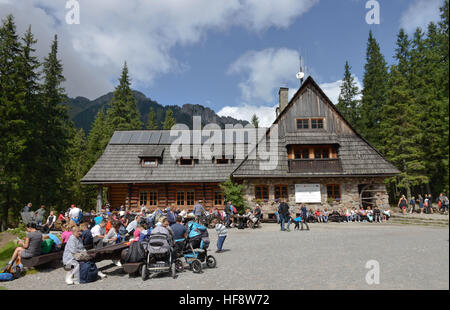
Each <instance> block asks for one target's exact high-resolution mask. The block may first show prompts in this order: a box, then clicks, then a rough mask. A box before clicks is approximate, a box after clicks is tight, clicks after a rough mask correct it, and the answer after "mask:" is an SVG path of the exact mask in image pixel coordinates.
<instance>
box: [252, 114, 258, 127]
mask: <svg viewBox="0 0 450 310" xmlns="http://www.w3.org/2000/svg"><path fill="white" fill-rule="evenodd" d="M252 125H253V127H255V128H258V127H259V118H258V116H256V114H253V116H252Z"/></svg>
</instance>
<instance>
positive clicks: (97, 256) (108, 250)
mask: <svg viewBox="0 0 450 310" xmlns="http://www.w3.org/2000/svg"><path fill="white" fill-rule="evenodd" d="M129 245H130V243H129V242H122V243H117V244H113V245H107V246H104V247H101V248H98V249H91V250H88V251H87V253H88V254H89V255H91V256H92V258H93V260H94V261H95V262H101V261H103V260H120V254H121V253H122V250H123V249H126V248H128V247H129Z"/></svg>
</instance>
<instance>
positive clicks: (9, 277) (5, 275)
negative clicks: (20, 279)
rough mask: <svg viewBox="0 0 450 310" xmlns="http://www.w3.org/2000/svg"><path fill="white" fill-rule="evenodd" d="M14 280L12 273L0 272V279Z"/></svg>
mask: <svg viewBox="0 0 450 310" xmlns="http://www.w3.org/2000/svg"><path fill="white" fill-rule="evenodd" d="M12 280H14V276H13V274H12V273H8V272H4V273H0V281H12Z"/></svg>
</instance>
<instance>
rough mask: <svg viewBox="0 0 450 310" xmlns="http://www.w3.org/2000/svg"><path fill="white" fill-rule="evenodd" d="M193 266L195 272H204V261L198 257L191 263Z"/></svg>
mask: <svg viewBox="0 0 450 310" xmlns="http://www.w3.org/2000/svg"><path fill="white" fill-rule="evenodd" d="M191 268H192V271H193V272H194V273H200V272H202V262H201V261H200V260H198V259H194V260H193V261H192V263H191Z"/></svg>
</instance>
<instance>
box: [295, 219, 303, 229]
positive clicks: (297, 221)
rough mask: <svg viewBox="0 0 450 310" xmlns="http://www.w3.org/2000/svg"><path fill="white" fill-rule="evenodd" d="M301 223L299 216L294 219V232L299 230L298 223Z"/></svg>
mask: <svg viewBox="0 0 450 310" xmlns="http://www.w3.org/2000/svg"><path fill="white" fill-rule="evenodd" d="M301 222H302V217H301V216H297V217H296V218H295V219H294V223H295V227H294V230H300V223H301Z"/></svg>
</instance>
